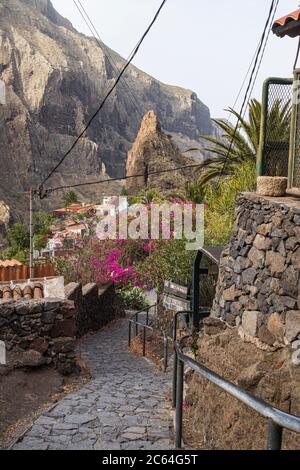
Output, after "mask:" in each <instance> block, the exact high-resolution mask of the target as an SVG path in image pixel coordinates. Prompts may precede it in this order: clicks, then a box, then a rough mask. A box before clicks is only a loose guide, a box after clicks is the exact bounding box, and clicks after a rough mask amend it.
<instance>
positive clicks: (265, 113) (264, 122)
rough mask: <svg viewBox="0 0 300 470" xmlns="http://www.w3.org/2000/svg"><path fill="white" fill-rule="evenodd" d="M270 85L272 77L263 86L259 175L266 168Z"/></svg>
mask: <svg viewBox="0 0 300 470" xmlns="http://www.w3.org/2000/svg"><path fill="white" fill-rule="evenodd" d="M269 85H270V79H267V80H265V82H264V86H263V94H262V105H261V122H260V137H259V148H258V155H257V164H256V171H257V176H264V169H265V144H266V132H267V116H268V102H269Z"/></svg>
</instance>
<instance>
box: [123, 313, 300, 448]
mask: <svg viewBox="0 0 300 470" xmlns="http://www.w3.org/2000/svg"><path fill="white" fill-rule="evenodd" d="M152 308H157V305H154V306H152V307H149V308H148V309H146V310H143V311H140V312H137V313H135V314H134V315H133V317H132V318H131V319H129V346H130V344H131V339H132V338H131V333H132V326H134V325H135V333H136V336H137V335H138V334H139V327H140V328H143V356H145V355H146V331H147V330H151V331H154V332H157V333H160V334H161V336H162V337H163V339H164V371H165V372H166V371H167V367H168V345H169V337H168V336H167V335H166V334H165V333H164V332H163V331H162V330H160V329H158V328H154V327H152V326H150V325H149V311H150V310H151V309H152ZM145 313H146V324H145V323H141V322H140V321H139V316H140V315H141V314H145ZM179 317H181V320H182V322H183V326H184V329H185V330H186V331H187V332H188V333H189V335H188V336H185V337H184V338H182V339H181V340H179V341H178V340H177V331H178V318H179ZM191 323H192V312H191V311H189V310H184V311H180V312H177V313H176V314H175V316H174V320H173V338H172V341H173V343H174V363H173V400H172V401H173V407H174V408H175V409H176V415H175V446H176V448H181V447H182V431H183V426H182V423H183V419H182V418H183V387H184V366H185V365H187V366H189V367H190V368H191V369H192V370H194V371H195V372H197V373H199V374H201V375H202V377H204V378H205V379H207V380H209V381H210V382H211V383H213V384H215V385H217V386H218V387H219V388H220V389H222V390H224V391H225V392H227V393H228V394H229V395H231V396H232V397H234V398H236V399H238V400H239V401H240V402H242V403H244V404H245V405H247V406H248V407H249V408H251V409H253V410H254V411H256V412H257V413H258V414H260V415H261V416H262V417H264V418H266V419H268V420H269V424H268V431H267V450H280V449H281V447H282V437H283V430H284V429H287V430H289V431H292V432H295V433H297V434H300V417H297V416H294V415H291V414H288V413H285V412H284V411H281V410H279V409H277V408H274V407H273V406H271V405H270V404H268V403H266V402H264V401H263V400H261V399H259V398H256V397H254V396H253V395H251V394H250V393H248V392H246V391H244V390H243V389H242V388H240V387H238V386H237V385H235V384H232V383H231V382H229V381H228V380H226V379H223V378H222V377H221V376H219V375H218V374H216V373H215V372H213V371H211V370H210V369H208V368H207V367H205V366H203V365H202V364H200V363H198V362H197V361H195V360H194V359H192V358H191V357H189V356H187V355H185V354H184V353H183V351H182V348H183V342H184V341H186V340H187V339H188V338H190V337H191V335H192V329H191V327H190V325H191Z"/></svg>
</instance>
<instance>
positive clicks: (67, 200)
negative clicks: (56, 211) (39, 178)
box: [63, 191, 79, 207]
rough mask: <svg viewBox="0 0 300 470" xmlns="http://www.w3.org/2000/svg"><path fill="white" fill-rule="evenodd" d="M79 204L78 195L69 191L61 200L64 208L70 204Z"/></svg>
mask: <svg viewBox="0 0 300 470" xmlns="http://www.w3.org/2000/svg"><path fill="white" fill-rule="evenodd" d="M78 202H79V199H78V195H77V193H76V192H75V191H69V192H68V193H67V194H65V196H64V198H63V203H64V205H65V207H69V206H71V204H77V203H78Z"/></svg>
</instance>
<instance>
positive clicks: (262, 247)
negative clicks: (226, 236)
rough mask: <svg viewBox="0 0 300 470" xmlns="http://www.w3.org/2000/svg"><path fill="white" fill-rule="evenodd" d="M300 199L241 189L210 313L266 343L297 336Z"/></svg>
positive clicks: (288, 340)
mask: <svg viewBox="0 0 300 470" xmlns="http://www.w3.org/2000/svg"><path fill="white" fill-rule="evenodd" d="M299 273H300V201H299V200H297V199H293V198H286V197H285V198H271V197H261V196H258V195H256V194H252V193H251V194H250V193H249V194H248V193H247V194H242V195H241V196H240V198H239V200H238V209H237V213H236V223H235V226H234V230H233V233H232V237H231V240H230V243H229V246H228V247H227V248H226V250H225V251H224V253H223V257H222V262H221V266H220V275H219V281H218V286H217V293H216V298H215V301H214V306H213V310H212V316H213V317H217V318H220V319H222V320H224V321H226V322H227V323H228V324H229V325H231V326H238V327H239V331H240V333H241V335H245V336H246V337H250V338H256V339H257V340H259V341H260V342H261V343H263V344H267V345H269V346H281V345H287V344H290V343H293V341H295V340H297V339H300V284H299Z"/></svg>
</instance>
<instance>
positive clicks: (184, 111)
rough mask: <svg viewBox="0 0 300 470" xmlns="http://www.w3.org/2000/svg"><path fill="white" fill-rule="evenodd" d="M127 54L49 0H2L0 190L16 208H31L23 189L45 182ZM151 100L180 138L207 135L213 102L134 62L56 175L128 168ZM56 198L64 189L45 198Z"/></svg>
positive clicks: (76, 176) (114, 173)
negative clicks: (86, 31) (80, 27)
mask: <svg viewBox="0 0 300 470" xmlns="http://www.w3.org/2000/svg"><path fill="white" fill-rule="evenodd" d="M112 63H113V65H112ZM123 64H124V60H123V59H122V58H121V57H120V56H119V55H118V54H117V53H115V52H114V51H112V50H110V49H109V48H107V47H106V46H105V45H103V46H102V47H99V45H98V44H97V43H96V41H95V39H94V38H89V37H86V36H85V35H83V34H80V33H78V32H77V31H75V29H74V28H73V26H72V25H71V23H70V22H69V21H68V20H66V19H64V18H62V17H61V16H60V15H59V14H58V13H57V12H56V11H55V9H54V8H53V6H52V4H51V2H50V0H23V1H21V0H1V2H0V79H1V80H2V81H4V83H5V87H6V105H3V104H0V168H1V172H0V200H4V201H5V203H7V204H8V205H9V206H10V208H11V212H12V214H13V215H14V216H15V217H16V216H20V217H23V216H24V213H26V214H27V205H28V201H27V199H26V197H24V190H27V189H28V187H29V186H30V185H33V186H34V187H35V186H36V185H38V184H39V182H40V181H41V179H42V178H43V177H45V176H46V175H47V174H48V172H49V171H50V170H51V169H52V168H53V167H54V165H55V164H56V163H57V162H58V161H59V160H60V158H61V156H62V155H63V154H64V152H65V151H66V150H68V148H69V147H70V145H71V144H72V143H73V141H74V138H75V136H77V135H78V134H79V133H80V132H81V131H82V130H83V128H84V126H85V124H86V122H87V121H88V119H89V118H90V117H91V115H92V114H93V113H94V112H95V110H96V109H97V107H98V105H99V103H100V102H101V99H102V98H103V96H104V94H105V92H106V91H107V89H108V87H110V86H111V85H112V84H113V82H114V78H115V76H116V72H115V69H116V68H118V69H120V68H121V67H122V65H123ZM179 66H180V65H179ZM0 101H1V100H0ZM150 109H153V110H154V111H155V113H156V114H157V116H158V118H159V120H160V122H161V123H162V126H163V128H164V130H165V131H166V132H167V133H169V134H171V135H172V136H173V138H174V139H175V141H176V140H177V141H178V143H179V145H180V146H181V147H182V146H188V147H190V146H191V145H192V146H195V145H197V146H199V136H200V135H202V134H211V133H213V126H212V123H211V120H210V113H209V109H208V108H207V107H206V106H205V105H204V104H203V103H202V102H201V101H200V100H199V99H198V97H197V95H196V94H195V93H193V92H192V91H190V90H185V89H182V88H177V87H173V86H168V85H165V84H163V83H161V82H159V81H157V80H155V79H154V78H153V77H151V76H149V75H147V74H146V73H143V72H142V71H141V70H139V69H138V68H136V67H134V66H131V67H130V68H129V69H128V72H127V74H126V83H124V81H123V82H121V83H120V84H119V86H118V87H117V89H116V91H115V92H114V94H113V95H112V96H111V98H110V100H109V101H108V102H107V104H106V105H105V107H104V109H103V110H102V112H101V113H100V114H99V116H98V117H97V118H96V120H95V121H94V123H93V125H92V126H91V127H90V128H89V130H88V132H87V133H86V135H85V137H84V138H83V139H82V140H81V142H80V144H79V145H78V146H77V147H76V148H75V150H74V151H73V152H72V154H71V155H70V156H69V157H68V158H67V159H66V161H65V162H64V164H63V165H62V166H61V167H60V169H59V171H58V172H57V173H56V174H55V175H54V176H53V177H52V178H51V180H50V181H49V184H50V185H51V186H56V185H61V184H66V183H68V184H70V183H76V182H82V181H83V180H88V179H91V178H94V177H97V178H98V179H99V177H101V176H103V177H107V175H108V176H109V177H119V176H123V175H124V174H125V165H126V157H127V152H128V150H129V149H130V148H131V146H132V143H133V142H134V140H135V137H136V134H137V132H138V129H139V126H140V122H141V119H142V116H143V115H144V114H145V113H146V112H147V111H149V110H150ZM119 190H120V185H119V184H117V185H116V184H114V185H109V186H104V185H103V186H92V187H90V188H88V189H85V190H82V192H81V194H82V197H83V198H86V199H88V198H93V199H95V198H97V197H98V196H100V195H101V194H108V195H111V194H112V193H114V192H117V191H119ZM59 200H61V193H58V194H55V195H54V197H52V198H51V200H50V201H49V200H48V201H46V202H44V204H46V205H47V204H48V205H49V204H50V205H55V204H57V203H58V201H59Z"/></svg>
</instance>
